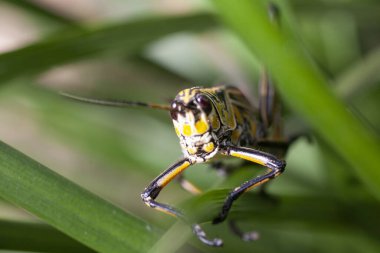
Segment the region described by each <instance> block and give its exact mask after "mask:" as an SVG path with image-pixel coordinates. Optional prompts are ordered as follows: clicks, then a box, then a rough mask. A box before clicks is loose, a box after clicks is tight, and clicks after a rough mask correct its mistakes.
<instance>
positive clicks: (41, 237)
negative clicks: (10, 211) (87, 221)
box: [0, 220, 95, 253]
mask: <svg viewBox="0 0 380 253" xmlns="http://www.w3.org/2000/svg"><path fill="white" fill-rule="evenodd" d="M0 238H1V240H0V249H7V250H19V251H35V252H53V253H66V252H72V253H76V252H78V253H79V252H80V253H93V252H95V251H93V250H91V249H89V248H87V247H86V246H84V245H83V244H81V243H79V242H77V241H75V240H73V239H71V238H70V237H68V236H67V235H65V234H63V233H61V232H59V231H58V230H56V229H54V228H52V227H51V226H48V225H46V224H40V223H30V222H15V221H6V220H0Z"/></svg>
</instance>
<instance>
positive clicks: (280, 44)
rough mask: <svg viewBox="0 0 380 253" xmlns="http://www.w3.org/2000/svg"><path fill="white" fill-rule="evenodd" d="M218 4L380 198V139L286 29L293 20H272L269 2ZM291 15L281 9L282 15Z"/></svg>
mask: <svg viewBox="0 0 380 253" xmlns="http://www.w3.org/2000/svg"><path fill="white" fill-rule="evenodd" d="M213 3H214V4H215V6H216V8H217V10H218V12H219V14H220V16H221V17H222V18H223V20H224V21H225V22H226V23H227V24H228V25H229V26H230V27H231V28H232V29H233V30H234V31H235V32H236V34H237V35H238V36H240V38H241V39H242V40H243V41H244V42H245V43H246V45H247V46H248V48H249V49H250V50H251V51H252V52H253V53H255V54H256V55H257V56H258V57H259V58H260V59H261V60H262V62H263V63H264V64H265V65H266V66H267V67H268V68H269V70H270V72H271V73H272V74H273V76H274V77H275V79H276V81H277V88H278V90H279V91H280V93H281V95H282V97H283V98H284V100H285V102H286V103H287V104H288V105H289V106H290V107H291V108H292V109H293V110H294V111H295V112H297V113H298V114H299V115H301V116H302V117H303V118H304V119H305V120H306V121H307V122H308V123H309V124H310V125H311V126H312V128H313V129H314V130H315V132H317V134H319V135H320V136H321V137H322V138H323V139H324V140H325V141H326V142H327V143H328V144H329V145H331V146H332V147H333V148H334V149H335V150H336V151H337V153H338V154H339V155H341V156H342V157H343V158H344V159H345V160H347V162H348V164H350V165H351V166H352V167H353V168H354V169H355V172H356V174H357V175H358V176H359V178H360V179H361V180H363V182H365V184H366V185H367V187H369V189H370V190H371V192H372V193H373V195H374V196H377V198H378V199H380V170H379V168H378V167H379V166H378V165H379V164H380V157H379V155H378V154H379V153H380V146H379V142H378V139H377V138H376V137H375V136H374V135H372V134H371V132H369V131H368V129H365V128H364V127H363V126H362V125H361V124H360V122H359V121H358V120H357V119H355V118H354V117H353V115H352V114H350V113H349V112H348V111H347V108H346V107H345V105H344V104H343V103H342V102H341V101H340V100H339V99H338V98H337V97H336V96H335V95H334V94H333V92H332V91H331V89H330V88H329V86H328V84H327V81H326V79H325V78H324V77H323V76H322V75H321V73H320V72H319V71H318V70H317V69H316V67H315V65H314V63H313V62H312V61H311V60H310V58H309V57H308V56H307V55H306V54H305V52H304V51H303V50H302V49H301V48H300V46H299V43H298V41H297V40H296V39H295V38H294V36H292V35H291V33H290V32H289V31H288V30H285V28H286V24H287V23H286V22H287V20H286V19H285V18H284V19H281V21H280V24H281V25H278V24H275V23H274V22H271V21H270V19H269V16H268V13H267V7H268V6H267V3H266V2H264V1H250V0H242V1H239V2H232V1H228V0H217V1H213ZM283 10H284V11H283ZM237 13H238V15H237ZM286 14H287V13H286V10H285V9H281V17H286Z"/></svg>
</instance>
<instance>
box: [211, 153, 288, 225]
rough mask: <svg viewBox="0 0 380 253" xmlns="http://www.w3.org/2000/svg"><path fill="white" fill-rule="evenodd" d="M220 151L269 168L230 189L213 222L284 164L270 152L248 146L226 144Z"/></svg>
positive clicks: (215, 222)
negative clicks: (265, 172)
mask: <svg viewBox="0 0 380 253" xmlns="http://www.w3.org/2000/svg"><path fill="white" fill-rule="evenodd" d="M221 151H222V154H224V155H229V156H234V157H238V158H241V159H244V160H247V161H250V162H253V163H257V164H260V165H262V166H265V167H267V168H268V169H269V172H268V173H267V174H265V175H262V176H259V177H256V178H254V179H251V180H249V181H246V182H244V183H243V184H242V185H240V186H239V187H237V188H235V189H234V190H233V191H231V192H230V193H229V194H228V196H227V198H226V200H225V201H224V204H223V207H222V210H221V211H220V213H219V215H218V216H217V217H216V218H215V219H214V220H213V224H217V223H220V222H222V221H224V220H225V219H226V218H227V215H228V213H229V211H230V209H231V206H232V204H233V202H234V201H235V200H237V199H238V198H239V197H240V196H241V195H242V194H243V193H245V192H246V191H249V190H251V189H253V188H255V187H256V186H259V185H261V184H263V183H265V182H267V181H269V180H271V179H273V178H275V177H277V176H278V175H280V174H281V173H282V172H283V171H284V169H285V165H286V163H285V161H282V160H280V159H278V158H276V157H275V156H273V155H271V154H268V153H265V152H262V151H258V150H254V149H250V148H242V147H233V146H226V147H223V148H222V149H221Z"/></svg>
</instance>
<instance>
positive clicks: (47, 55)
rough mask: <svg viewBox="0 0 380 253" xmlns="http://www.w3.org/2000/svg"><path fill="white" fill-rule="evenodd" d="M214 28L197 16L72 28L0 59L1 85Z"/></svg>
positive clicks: (208, 20)
mask: <svg viewBox="0 0 380 253" xmlns="http://www.w3.org/2000/svg"><path fill="white" fill-rule="evenodd" d="M215 24H216V23H215V20H214V19H213V17H212V16H211V15H206V14H197V15H192V16H181V17H156V18H147V19H143V20H138V21H129V22H126V23H120V24H115V25H109V26H105V27H97V28H88V29H74V28H71V29H70V30H65V31H61V32H59V33H56V34H54V35H52V36H50V37H48V38H46V39H44V40H42V41H39V42H37V43H35V44H32V45H30V46H27V47H24V48H21V49H18V50H15V51H12V52H8V53H5V54H2V55H0V83H2V84H4V81H6V80H9V79H12V78H15V77H20V76H24V75H26V74H34V73H36V72H38V71H41V70H44V69H46V68H49V67H52V66H55V65H58V64H63V63H66V62H70V61H75V60H78V59H82V58H84V57H89V56H91V55H94V54H97V53H101V52H105V51H117V50H122V51H123V53H136V52H139V51H140V50H141V49H143V48H144V47H145V46H146V45H147V44H148V43H150V42H152V41H154V40H157V39H159V38H162V37H163V36H165V35H168V34H171V33H175V32H179V31H185V30H186V31H189V30H190V31H199V30H204V29H208V28H210V27H212V26H214V25H215Z"/></svg>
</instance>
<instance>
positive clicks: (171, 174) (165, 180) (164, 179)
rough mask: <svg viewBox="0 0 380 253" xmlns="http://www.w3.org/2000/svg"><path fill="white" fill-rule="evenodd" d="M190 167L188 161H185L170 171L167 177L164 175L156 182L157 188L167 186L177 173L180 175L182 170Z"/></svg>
mask: <svg viewBox="0 0 380 253" xmlns="http://www.w3.org/2000/svg"><path fill="white" fill-rule="evenodd" d="M189 166H190V162H189V161H185V162H184V163H182V164H181V165H180V166H178V167H177V168H175V169H173V170H172V171H170V172H169V173H168V174H167V175H165V176H164V177H162V178H161V179H160V180H158V181H157V185H158V186H159V187H164V186H165V185H167V184H168V183H169V182H170V181H171V180H173V178H175V177H176V176H177V175H178V174H179V173H181V172H182V171H183V170H185V169H186V168H187V167H189Z"/></svg>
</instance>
